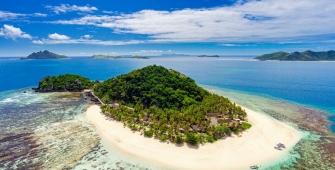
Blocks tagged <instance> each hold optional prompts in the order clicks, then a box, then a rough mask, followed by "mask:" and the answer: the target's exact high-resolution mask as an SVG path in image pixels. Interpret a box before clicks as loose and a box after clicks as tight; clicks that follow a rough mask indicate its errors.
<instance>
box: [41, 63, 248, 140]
mask: <svg viewBox="0 0 335 170" xmlns="http://www.w3.org/2000/svg"><path fill="white" fill-rule="evenodd" d="M84 89H92V90H88V91H87V90H85V92H86V95H87V97H92V96H93V97H94V98H92V99H91V100H92V101H95V102H96V104H102V105H101V110H102V112H103V113H104V114H105V115H106V116H109V117H111V118H113V119H114V120H117V121H120V122H122V123H123V124H124V126H127V127H129V128H130V129H131V130H133V131H140V132H141V133H143V134H144V135H145V136H147V137H155V138H157V139H159V140H160V141H170V142H172V143H177V144H182V143H184V142H186V143H189V144H191V145H197V144H199V143H208V142H210V143H212V142H215V141H217V140H219V139H220V138H222V137H225V136H230V135H231V134H232V133H236V134H237V133H239V132H241V131H244V130H247V129H249V128H251V124H249V123H248V122H247V119H246V117H247V113H246V112H245V111H244V110H243V109H242V108H241V107H240V106H237V105H236V104H235V103H232V102H231V101H230V100H229V99H228V98H225V97H222V96H219V95H216V94H213V93H210V92H208V91H207V90H205V89H203V88H202V87H199V86H198V85H197V84H196V83H195V81H194V80H193V79H191V78H189V77H187V76H185V75H183V74H181V73H179V72H177V71H175V70H172V69H166V68H164V67H162V66H156V65H151V66H147V67H144V68H142V69H138V70H134V71H131V72H130V73H128V74H122V75H119V76H117V77H115V78H111V79H108V80H106V81H104V82H102V83H100V82H91V81H89V80H88V79H87V78H84V77H82V76H79V75H70V74H66V75H59V76H53V77H50V76H47V77H45V78H43V79H42V80H41V81H40V82H39V86H38V88H36V89H35V90H37V91H38V92H56V91H82V90H84ZM96 97H97V98H96Z"/></svg>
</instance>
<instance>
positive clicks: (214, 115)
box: [206, 113, 217, 118]
mask: <svg viewBox="0 0 335 170" xmlns="http://www.w3.org/2000/svg"><path fill="white" fill-rule="evenodd" d="M216 115H217V113H206V117H208V118H211V117H216Z"/></svg>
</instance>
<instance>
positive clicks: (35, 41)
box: [32, 40, 44, 44]
mask: <svg viewBox="0 0 335 170" xmlns="http://www.w3.org/2000/svg"><path fill="white" fill-rule="evenodd" d="M32 43H34V44H44V43H43V41H41V40H33V41H32Z"/></svg>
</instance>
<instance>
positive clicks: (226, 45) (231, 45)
mask: <svg viewBox="0 0 335 170" xmlns="http://www.w3.org/2000/svg"><path fill="white" fill-rule="evenodd" d="M219 45H220V46H225V47H242V46H243V47H250V46H252V47H255V46H257V45H256V44H219Z"/></svg>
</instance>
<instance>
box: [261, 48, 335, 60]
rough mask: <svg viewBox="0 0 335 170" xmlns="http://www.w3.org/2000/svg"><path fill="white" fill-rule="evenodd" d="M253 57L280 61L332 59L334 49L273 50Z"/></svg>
mask: <svg viewBox="0 0 335 170" xmlns="http://www.w3.org/2000/svg"><path fill="white" fill-rule="evenodd" d="M255 59H259V60H280V61H334V60H335V51H333V50H331V51H326V52H313V51H310V50H308V51H304V52H301V53H299V52H293V53H286V52H282V51H280V52H275V53H271V54H264V55H261V56H258V57H256V58H255Z"/></svg>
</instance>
